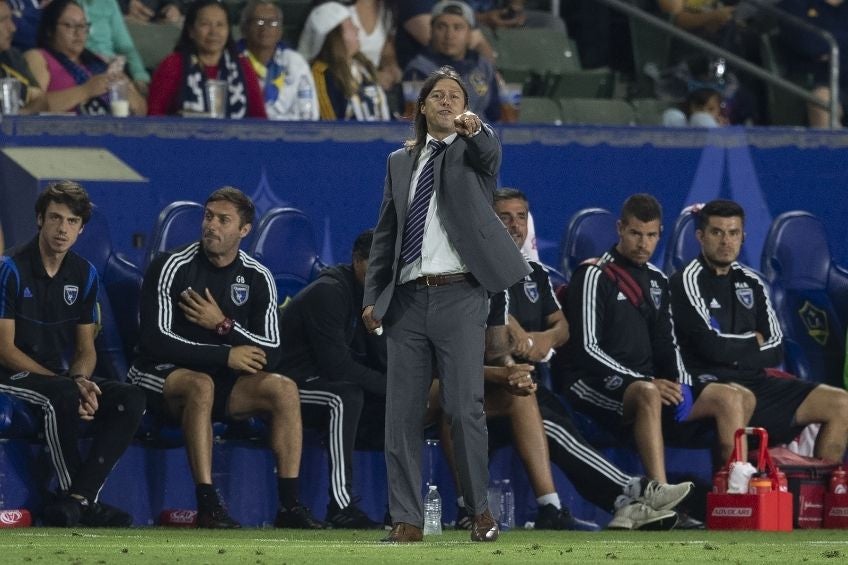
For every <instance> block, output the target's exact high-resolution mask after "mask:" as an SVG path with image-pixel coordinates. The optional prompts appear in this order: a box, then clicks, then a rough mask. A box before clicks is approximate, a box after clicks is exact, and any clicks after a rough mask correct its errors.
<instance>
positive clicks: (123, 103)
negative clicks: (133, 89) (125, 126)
mask: <svg viewBox="0 0 848 565" xmlns="http://www.w3.org/2000/svg"><path fill="white" fill-rule="evenodd" d="M128 94H129V83H128V82H127V81H126V80H116V81H114V82H110V83H109V109H110V110H111V112H112V115H113V116H114V117H116V118H126V117H127V116H129V115H130V101H129V98H128Z"/></svg>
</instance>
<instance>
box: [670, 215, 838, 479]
mask: <svg viewBox="0 0 848 565" xmlns="http://www.w3.org/2000/svg"><path fill="white" fill-rule="evenodd" d="M696 214H697V225H696V229H695V237H696V238H697V239H698V242H699V243H700V244H701V253H700V255H699V256H698V257H697V258H695V259H693V260H692V261H691V262H690V263H689V264H688V265H687V266H686V267H684V268H683V269H682V270H681V271H679V272H678V273H676V274H675V275H674V276H673V277H672V278H671V295H672V299H673V311H674V320H675V323H676V326H677V328H678V334H679V335H680V349H681V351H682V352H683V358H684V359H685V360H686V364H687V366H688V367H689V368H690V370H691V371H692V373H693V374H694V375H695V376H696V377H697V378H698V379H700V380H705V381H707V382H710V381H718V382H722V383H732V384H733V385H734V386H741V387H745V389H746V390H750V391H752V392H753V394H754V396H755V397H756V399H757V405H756V408H755V410H754V413H753V415H752V416H751V421H750V425H752V426H762V427H764V428H766V429H767V430H768V433H769V441H770V443H773V444H779V443H788V442H790V441H792V439H793V438H794V437H795V436H797V435H798V434H799V433H800V431H801V430H802V429H803V428H804V426H806V425H807V424H811V423H819V424H821V429H820V430H819V433H818V437H817V439H816V445H815V452H814V454H815V456H816V457H819V458H821V459H824V460H826V461H829V462H831V463H839V462H841V461H842V459H843V457H844V456H845V446H846V441H848V392H846V391H845V390H842V389H838V388H835V387H832V386H828V385H824V384H818V383H813V382H809V381H803V380H799V379H785V378H777V377H775V376H770V375H769V374H768V372H767V369H769V368H771V367H776V366H778V365H780V363H781V362H782V360H783V333H782V332H781V329H780V321H779V320H778V319H777V315H776V314H775V312H774V309H773V308H772V306H771V299H770V297H769V292H768V289H767V288H766V286H765V284H763V281H762V280H761V279H760V276H759V275H758V274H757V273H755V272H754V271H753V270H751V269H749V268H748V267H746V266H744V265H742V264H740V263H738V262H737V259H738V257H739V252H740V251H741V249H742V242H743V241H744V239H745V211H744V210H743V209H742V207H741V206H740V205H739V204H737V203H736V202H733V201H732V200H713V201H712V202H708V203H707V204H706V205H704V206H703V208H701V209H700V210H699V211H697V212H696Z"/></svg>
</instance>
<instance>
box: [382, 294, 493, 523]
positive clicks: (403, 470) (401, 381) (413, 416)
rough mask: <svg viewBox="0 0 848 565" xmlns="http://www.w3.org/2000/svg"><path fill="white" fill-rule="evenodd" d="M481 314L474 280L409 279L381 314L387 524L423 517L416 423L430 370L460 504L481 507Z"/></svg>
mask: <svg viewBox="0 0 848 565" xmlns="http://www.w3.org/2000/svg"><path fill="white" fill-rule="evenodd" d="M487 313H488V294H487V292H486V290H485V289H484V288H483V287H482V286H480V285H479V284H477V283H473V282H468V281H464V282H458V283H454V284H450V285H444V286H438V287H427V286H423V285H419V284H417V283H415V282H411V283H407V284H404V285H401V286H398V287H397V288H396V289H395V293H394V296H393V297H392V301H391V304H390V306H389V309H388V311H387V312H386V316H385V318H384V319H383V326H384V328H385V330H386V338H387V345H388V366H389V373H388V382H387V391H386V467H387V471H388V477H389V511H390V513H391V516H392V521H393V522H394V523H397V522H406V523H409V524H413V525H416V526H419V527H421V526H422V525H423V523H424V509H423V499H422V496H421V452H422V444H423V440H422V429H423V424H424V416H425V411H426V408H427V392H428V390H429V387H430V383H431V380H432V378H433V376H434V375H438V376H439V378H440V379H441V402H442V407H443V410H444V416H445V417H446V418H447V421H448V422H449V425H450V429H451V434H452V437H453V441H454V445H455V452H456V453H455V456H456V464H457V471H458V473H459V480H460V485H459V486H460V491H461V492H462V493H463V495H464V497H465V503H466V507H467V508H468V510H469V512H471V513H472V514H477V513H481V512H483V511H484V510H485V509H486V508H487V506H488V504H487V498H486V490H487V487H488V484H489V468H488V463H489V461H488V458H489V455H488V445H489V443H488V431H487V429H486V415H485V412H484V411H483V351H484V348H485V341H484V340H485V328H486V317H487ZM434 361H435V366H433V362H434Z"/></svg>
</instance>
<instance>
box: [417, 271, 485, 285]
mask: <svg viewBox="0 0 848 565" xmlns="http://www.w3.org/2000/svg"><path fill="white" fill-rule="evenodd" d="M474 280H475V279H474V276H473V275H472V274H471V273H454V274H450V275H423V276H420V277H418V278H417V279H415V283H416V284H419V285H422V286H444V285H446V284H454V283H458V282H463V281H468V282H473V281H474Z"/></svg>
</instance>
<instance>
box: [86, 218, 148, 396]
mask: <svg viewBox="0 0 848 565" xmlns="http://www.w3.org/2000/svg"><path fill="white" fill-rule="evenodd" d="M74 251H76V252H77V253H79V254H80V255H81V256H83V257H85V258H86V259H88V260H89V261H90V262H91V264H92V265H94V268H95V269H97V272H98V274H99V275H100V287H101V288H100V296H99V297H98V300H97V302H98V306H99V320H98V324H99V325H100V331H99V333H98V335H97V339H96V341H95V344H96V345H97V374H98V375H100V376H102V377H105V378H114V379H117V380H120V381H123V380H125V379H126V377H127V369H128V368H129V365H128V363H127V359H128V358H130V356H131V355H132V350H133V348H134V347H135V344H136V343H137V341H138V332H139V330H138V301H139V298H140V296H141V279H142V274H141V271H140V270H139V269H138V267H136V266H135V265H133V264H132V263H131V262H130V261H128V260H127V259H126V258H124V257H123V256H121V255H120V254H119V253H118V252H117V251H116V249H115V248H114V246H113V245H112V237H111V235H110V232H109V223H108V221H107V220H106V217H105V216H104V215H103V214H101V213H100V212H99V211H98V210H96V209H95V210H94V213H93V214H92V215H91V219H90V220H89V221H88V223H87V224H86V225H85V229H83V232H82V234H80V237H79V239H78V240H77V243H76V245H75V246H74Z"/></svg>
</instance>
